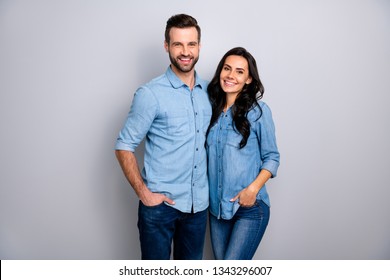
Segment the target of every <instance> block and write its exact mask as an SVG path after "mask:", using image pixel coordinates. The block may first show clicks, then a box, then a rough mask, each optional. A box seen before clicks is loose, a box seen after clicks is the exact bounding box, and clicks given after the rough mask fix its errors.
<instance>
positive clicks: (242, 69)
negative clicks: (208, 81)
mask: <svg viewBox="0 0 390 280" xmlns="http://www.w3.org/2000/svg"><path fill="white" fill-rule="evenodd" d="M223 66H228V67H229V68H231V69H233V67H232V66H230V65H229V64H227V63H225V64H224V65H223ZM236 70H241V71H245V69H244V68H240V67H238V68H236Z"/></svg>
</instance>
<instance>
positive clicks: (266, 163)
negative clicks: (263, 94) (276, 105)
mask: <svg viewBox="0 0 390 280" xmlns="http://www.w3.org/2000/svg"><path fill="white" fill-rule="evenodd" d="M261 109H262V111H263V113H262V116H261V118H260V119H259V122H258V126H257V132H258V137H259V143H260V154H261V161H262V166H261V169H266V170H268V171H269V172H271V174H272V177H276V175H277V171H278V168H279V164H280V154H279V151H278V147H277V143H276V136H275V125H274V122H273V119H272V113H271V110H270V108H269V107H268V105H267V104H265V103H261Z"/></svg>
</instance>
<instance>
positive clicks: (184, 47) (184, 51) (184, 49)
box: [181, 46, 189, 56]
mask: <svg viewBox="0 0 390 280" xmlns="http://www.w3.org/2000/svg"><path fill="white" fill-rule="evenodd" d="M181 53H182V55H185V56H187V55H189V48H188V47H187V46H183V48H182V49H181Z"/></svg>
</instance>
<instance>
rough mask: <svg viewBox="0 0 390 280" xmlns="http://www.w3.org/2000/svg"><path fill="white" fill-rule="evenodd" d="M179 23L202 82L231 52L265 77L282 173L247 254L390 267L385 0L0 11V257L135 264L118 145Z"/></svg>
mask: <svg viewBox="0 0 390 280" xmlns="http://www.w3.org/2000/svg"><path fill="white" fill-rule="evenodd" d="M182 12H184V13H189V14H191V15H193V16H194V17H196V18H197V19H198V21H199V24H200V25H201V27H202V31H203V37H202V44H203V45H202V49H201V54H200V55H201V57H200V61H199V63H198V65H197V70H198V73H199V74H200V75H201V76H202V77H203V78H205V79H211V77H212V75H213V73H214V71H215V68H216V65H217V63H218V61H219V60H220V58H221V57H222V55H223V54H224V53H225V52H226V51H227V50H228V49H230V48H232V47H235V46H244V47H246V48H247V49H248V50H249V51H251V52H252V54H253V55H254V56H255V57H256V58H257V61H258V64H259V67H260V73H261V78H262V80H263V82H264V85H265V88H266V92H265V95H264V101H265V102H267V103H268V104H269V106H270V107H271V109H272V111H273V115H274V121H275V123H276V127H277V138H278V144H279V148H280V152H281V166H280V169H279V176H278V177H277V178H275V179H273V180H272V181H271V182H270V184H269V188H268V189H269V192H270V196H271V203H272V208H271V220H270V224H269V227H268V230H267V232H266V235H265V237H264V239H263V241H262V244H261V246H260V248H259V249H258V251H257V253H256V256H255V257H256V258H257V259H390V217H389V216H390V215H389V213H390V203H389V198H390V188H389V187H390V184H389V182H390V180H389V174H390V171H389V167H390V148H389V143H390V131H389V130H390V113H389V109H388V107H389V105H390V104H389V103H390V97H389V94H390V87H389V86H390V82H389V81H390V69H389V68H390V32H389V31H390V29H389V28H390V1H387V0H366V1H364V0H361V1H356V0H341V1H340V0H327V1H325V0H324V1H304V0H301V1H290V0H279V1H277V0H276V1H275V0H274V1H265V0H252V1H251V0H240V1H236V0H235V1H232V0H217V1H208V0H207V1H201V0H187V1H183V0H170V1H158V0H155V1H152V0H143V1H138V2H134V1H126V0H110V1H108V0H107V1H103V0H101V1H93V0H89V1H88V0H84V1H75V0H71V1H65V0H63V1H60V0H54V1H53V0H46V1H44V0H35V1H30V0H12V1H11V0H0V133H1V138H0V141H1V142H0V143H1V145H0V226H1V228H0V258H1V259H138V258H139V256H140V252H139V245H138V231H137V227H136V220H137V218H136V213H137V197H136V196H135V194H134V192H133V190H132V189H131V187H130V186H129V185H128V183H127V182H126V180H125V178H124V176H123V174H122V172H121V170H120V168H119V165H118V163H117V161H116V159H115V157H114V151H113V148H114V144H115V139H116V137H117V133H118V131H119V129H120V128H121V126H122V125H123V122H124V120H125V117H126V115H127V112H128V110H129V106H130V104H131V100H132V96H133V93H134V91H135V90H136V88H137V87H138V86H139V85H140V84H142V83H144V82H147V81H148V80H150V79H151V78H153V77H155V76H157V75H159V74H161V73H163V72H164V71H165V70H166V67H167V66H168V64H169V60H168V56H167V54H166V53H165V51H164V48H163V40H164V38H163V33H164V28H165V23H166V20H167V19H168V18H169V17H170V16H171V15H173V14H176V13H182ZM137 154H138V156H139V157H140V158H142V156H141V155H142V147H141V148H140V150H139V151H138V152H137ZM178 168H179V167H178ZM204 258H205V259H212V254H211V249H210V241H209V237H208V236H207V242H206V245H205V253H204Z"/></svg>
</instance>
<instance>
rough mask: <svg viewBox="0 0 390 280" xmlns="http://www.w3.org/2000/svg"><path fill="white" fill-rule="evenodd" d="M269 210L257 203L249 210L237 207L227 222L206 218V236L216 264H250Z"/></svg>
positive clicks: (212, 217)
mask: <svg viewBox="0 0 390 280" xmlns="http://www.w3.org/2000/svg"><path fill="white" fill-rule="evenodd" d="M269 216H270V211H269V206H268V205H267V204H265V203H264V202H263V201H262V200H257V201H256V203H255V205H254V206H252V207H248V208H247V207H240V208H239V209H238V210H237V212H236V214H235V215H234V216H233V218H232V219H231V220H223V219H217V218H216V217H215V216H213V215H210V233H211V243H212V246H213V252H214V256H215V258H216V259H217V260H224V259H225V260H250V259H252V258H253V255H254V254H255V252H256V249H257V247H258V246H259V244H260V241H261V239H262V237H263V235H264V232H265V230H266V228H267V225H268V221H269Z"/></svg>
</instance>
